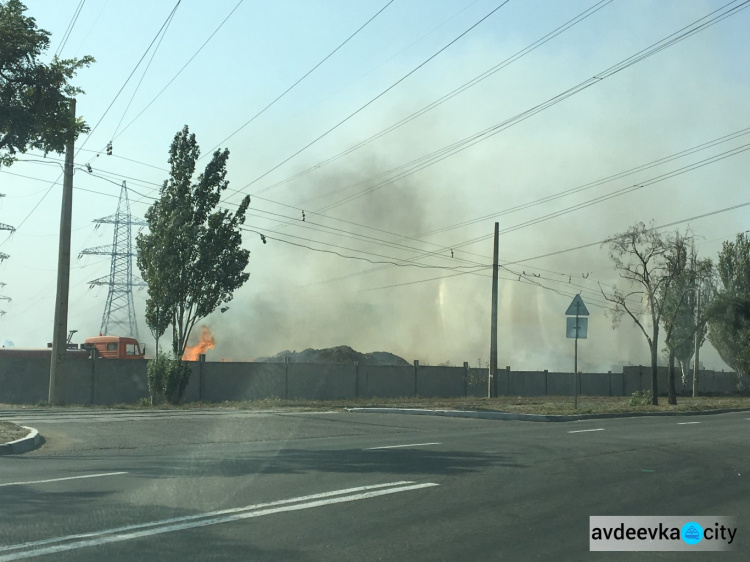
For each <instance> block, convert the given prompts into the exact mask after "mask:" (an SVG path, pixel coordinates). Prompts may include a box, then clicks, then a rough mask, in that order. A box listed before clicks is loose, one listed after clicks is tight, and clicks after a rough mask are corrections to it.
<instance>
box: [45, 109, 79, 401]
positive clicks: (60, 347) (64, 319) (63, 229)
mask: <svg viewBox="0 0 750 562" xmlns="http://www.w3.org/2000/svg"><path fill="white" fill-rule="evenodd" d="M70 118H71V123H72V122H75V118H76V100H74V99H72V100H70ZM74 150H75V138H74V136H73V135H71V137H70V139H69V140H68V142H67V143H66V145H65V170H64V174H65V176H64V178H63V195H62V210H61V213H60V241H59V249H58V256H57V296H56V298H55V325H54V331H53V333H52V358H51V361H50V368H49V396H48V402H49V404H50V405H51V406H55V405H59V404H62V403H63V385H64V382H65V359H66V357H67V345H66V343H67V339H66V338H67V334H68V297H69V288H70V224H71V215H72V213H73V151H74Z"/></svg>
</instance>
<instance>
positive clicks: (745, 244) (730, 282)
mask: <svg viewBox="0 0 750 562" xmlns="http://www.w3.org/2000/svg"><path fill="white" fill-rule="evenodd" d="M716 269H717V273H718V276H719V280H720V282H721V289H720V290H719V291H718V292H717V294H716V297H715V298H714V300H713V303H712V304H711V306H710V308H709V313H708V314H709V320H708V326H709V331H708V339H709V341H710V342H711V345H713V346H714V348H715V349H716V351H717V352H718V353H719V355H720V356H721V358H722V359H723V360H724V362H725V363H726V364H727V365H729V366H730V367H731V368H732V369H734V370H735V371H736V372H737V375H738V377H739V386H740V389H742V388H743V387H744V382H743V376H744V375H746V374H748V373H750V237H748V236H747V234H745V233H742V234H738V235H737V239H736V240H735V241H734V242H724V245H723V247H722V249H721V252H719V263H718V266H717V268H716Z"/></svg>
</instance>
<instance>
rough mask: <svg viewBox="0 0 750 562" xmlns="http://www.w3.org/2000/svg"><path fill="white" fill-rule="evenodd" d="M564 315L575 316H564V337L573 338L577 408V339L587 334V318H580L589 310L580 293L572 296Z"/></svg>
mask: <svg viewBox="0 0 750 562" xmlns="http://www.w3.org/2000/svg"><path fill="white" fill-rule="evenodd" d="M565 315H566V316H568V317H570V316H575V318H566V319H565V320H566V323H565V324H566V325H565V328H566V330H565V332H566V333H565V337H567V338H570V339H574V340H575V344H574V352H573V386H574V387H575V388H574V389H573V407H574V408H576V409H578V392H579V388H580V386H581V378H580V376H579V375H578V339H579V338H580V339H584V340H585V339H586V338H587V336H588V327H589V319H588V318H581V316H588V315H589V311H588V309H587V308H586V305H585V304H583V299H581V295H576V296H575V297H573V302H571V303H570V306H569V307H568V310H566V311H565Z"/></svg>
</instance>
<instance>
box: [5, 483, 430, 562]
mask: <svg viewBox="0 0 750 562" xmlns="http://www.w3.org/2000/svg"><path fill="white" fill-rule="evenodd" d="M439 485H440V484H436V483H434V482H425V483H423V484H415V483H414V482H413V481H402V482H390V483H388V484H375V485H372V486H358V487H356V488H348V489H344V490H335V491H332V492H324V493H321V494H312V495H309V496H301V497H298V498H291V499H288V500H279V501H274V502H268V503H260V504H256V505H249V506H246V507H240V508H234V509H223V510H220V511H213V512H208V513H202V514H198V515H187V516H184V517H175V518H173V519H164V520H162V521H152V522H149V523H142V524H137V525H128V526H125V527H118V528H114V529H106V530H104V531H97V532H92V533H85V534H78V535H69V536H66V537H57V538H53V539H45V540H41V541H35V542H26V543H21V544H16V545H10V546H3V547H0V552H3V551H4V552H8V551H11V550H16V551H18V550H20V549H24V550H22V551H20V552H12V553H10V554H5V555H2V554H0V562H9V561H11V560H20V559H22V558H31V557H33V556H42V555H44V554H54V553H57V552H64V551H68V550H77V549H80V548H86V547H89V546H99V545H103V544H109V543H113V542H121V541H126V540H132V539H138V538H142V537H148V536H153V535H160V534H163V533H171V532H174V531H184V530H186V529H193V528H196V527H206V526H208V525H218V524H220V523H230V522H233V521H240V520H242V519H250V518H252V517H262V516H264V515H271V514H274V513H281V512H285V511H300V510H303V509H310V508H313V507H321V506H324V505H332V504H337V503H345V502H352V501H357V500H363V499H368V498H374V497H378V496H385V495H388V494H396V493H399V492H408V491H411V490H419V489H422V488H431V487H434V486H439ZM378 488H381V489H378ZM364 490H369V491H364ZM353 492H362V493H353ZM344 494H348V495H344ZM331 496H339V497H331ZM311 500H312V501H311ZM300 502H301V503H300ZM283 504H293V505H283ZM278 506H281V507H278ZM148 527H154V528H151V529H149V528H148ZM75 539H87V540H78V541H77V542H68V543H67V544H55V543H64V542H65V541H74V540H75ZM44 545H50V546H44ZM40 547H41V548H40Z"/></svg>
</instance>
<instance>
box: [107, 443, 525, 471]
mask: <svg viewBox="0 0 750 562" xmlns="http://www.w3.org/2000/svg"><path fill="white" fill-rule="evenodd" d="M159 460H160V459H154V458H153V457H146V458H144V459H139V461H140V462H138V463H135V466H132V467H122V465H118V470H126V471H128V472H129V473H131V474H140V475H142V476H147V477H149V478H158V477H161V478H175V477H189V478H195V477H200V476H206V477H213V476H219V477H235V476H236V477H239V476H246V475H248V474H310V473H361V474H368V473H385V474H397V475H459V474H467V473H472V472H481V471H483V470H485V469H487V468H497V467H502V468H526V465H524V464H521V463H519V462H517V461H516V460H515V459H514V458H513V457H512V455H508V454H500V453H495V452H484V453H477V452H462V451H440V450H430V449H426V448H419V449H417V448H415V449H387V450H362V449H323V450H306V449H281V450H279V451H276V452H264V453H244V454H240V455H235V456H232V457H229V458H222V459H216V458H213V457H202V456H200V455H196V456H193V457H188V458H185V457H178V458H174V457H173V458H170V459H169V460H168V461H167V462H164V463H162V462H159ZM143 461H145V463H144V462H143ZM149 461H151V462H149Z"/></svg>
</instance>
